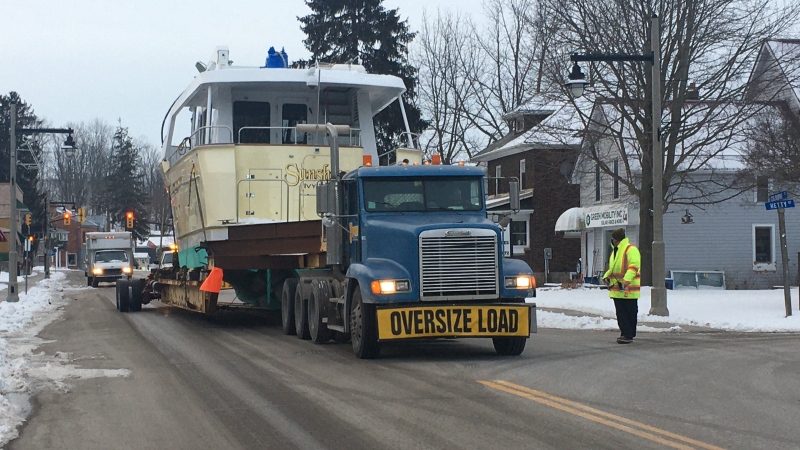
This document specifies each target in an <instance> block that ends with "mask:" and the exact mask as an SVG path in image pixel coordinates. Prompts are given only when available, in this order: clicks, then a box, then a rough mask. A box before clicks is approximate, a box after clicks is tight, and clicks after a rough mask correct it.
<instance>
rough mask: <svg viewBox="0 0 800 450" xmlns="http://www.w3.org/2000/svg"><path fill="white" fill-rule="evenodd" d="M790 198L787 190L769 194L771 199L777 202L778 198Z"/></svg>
mask: <svg viewBox="0 0 800 450" xmlns="http://www.w3.org/2000/svg"><path fill="white" fill-rule="evenodd" d="M787 198H789V192H787V191H780V192H777V193H775V194H769V201H771V202H777V201H778V200H786V199H787Z"/></svg>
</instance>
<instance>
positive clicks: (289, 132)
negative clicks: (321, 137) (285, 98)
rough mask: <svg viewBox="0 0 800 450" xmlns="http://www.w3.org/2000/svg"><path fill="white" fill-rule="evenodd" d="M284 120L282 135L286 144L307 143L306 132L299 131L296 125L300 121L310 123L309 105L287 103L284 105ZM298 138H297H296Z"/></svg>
mask: <svg viewBox="0 0 800 450" xmlns="http://www.w3.org/2000/svg"><path fill="white" fill-rule="evenodd" d="M282 118H283V122H282V124H281V126H282V127H283V128H282V129H281V135H282V136H283V143H284V144H294V143H297V144H307V143H308V142H307V137H306V133H297V130H295V128H294V127H296V126H297V124H299V123H308V107H307V106H306V105H300V104H293V103H287V104H285V105H283V111H282ZM295 139H296V140H295Z"/></svg>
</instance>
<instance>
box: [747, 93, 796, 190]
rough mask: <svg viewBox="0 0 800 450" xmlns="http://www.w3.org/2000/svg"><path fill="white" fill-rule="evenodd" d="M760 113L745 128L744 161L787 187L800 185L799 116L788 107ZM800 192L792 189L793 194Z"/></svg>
mask: <svg viewBox="0 0 800 450" xmlns="http://www.w3.org/2000/svg"><path fill="white" fill-rule="evenodd" d="M779 111H781V114H774V112H775V110H770V111H769V113H765V114H760V115H759V116H758V117H756V118H755V120H754V121H753V123H754V125H753V126H752V127H750V128H749V129H748V131H749V134H748V137H749V139H748V148H747V150H748V151H747V153H746V155H745V162H746V164H747V165H748V167H750V168H752V170H753V171H754V172H756V173H758V174H761V175H763V176H767V177H769V178H770V179H772V180H775V183H776V184H778V185H780V186H784V187H786V188H788V189H792V188H794V189H796V188H797V185H798V184H800V118H798V117H797V116H796V115H794V114H793V113H792V112H791V111H790V110H789V109H788V108H785V107H783V108H781V109H779ZM797 194H800V192H795V195H797Z"/></svg>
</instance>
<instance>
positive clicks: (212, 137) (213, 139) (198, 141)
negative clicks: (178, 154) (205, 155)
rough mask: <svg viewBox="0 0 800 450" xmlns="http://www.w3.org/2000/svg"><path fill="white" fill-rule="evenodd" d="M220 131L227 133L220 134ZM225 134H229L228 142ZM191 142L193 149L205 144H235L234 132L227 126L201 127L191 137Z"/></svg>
mask: <svg viewBox="0 0 800 450" xmlns="http://www.w3.org/2000/svg"><path fill="white" fill-rule="evenodd" d="M220 131H225V132H227V133H220ZM225 134H227V138H228V139H227V140H225V139H224V138H225ZM189 142H190V144H191V146H192V147H197V146H198V145H203V144H233V130H232V129H231V127H229V126H227V125H209V126H205V127H200V128H198V129H197V130H195V132H194V133H192V135H191V136H189Z"/></svg>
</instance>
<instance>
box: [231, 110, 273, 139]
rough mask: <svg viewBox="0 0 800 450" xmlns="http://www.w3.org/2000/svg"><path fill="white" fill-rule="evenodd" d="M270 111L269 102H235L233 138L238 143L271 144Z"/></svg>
mask: <svg viewBox="0 0 800 450" xmlns="http://www.w3.org/2000/svg"><path fill="white" fill-rule="evenodd" d="M269 111H270V109H269V102H244V101H238V102H233V130H234V133H235V136H234V137H233V138H234V139H236V142H238V143H240V144H269V125H270V122H269V120H270V117H269ZM243 128H244V129H243Z"/></svg>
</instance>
